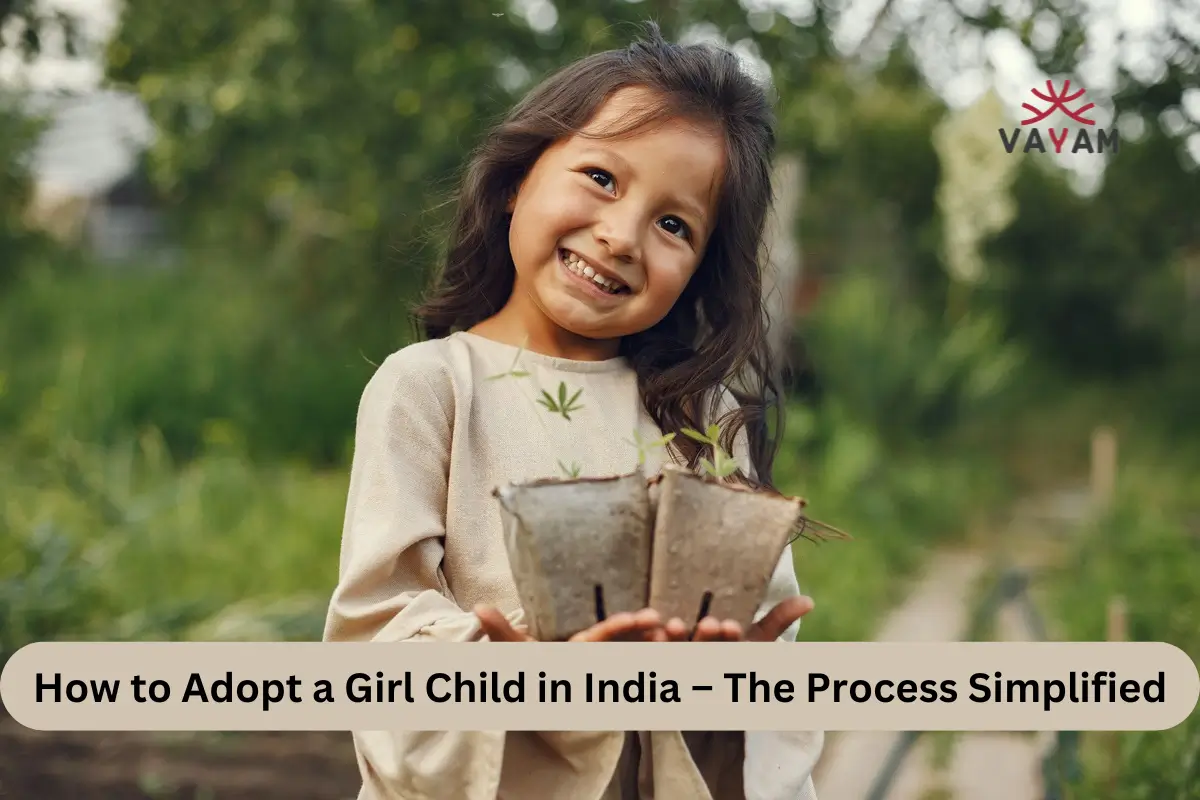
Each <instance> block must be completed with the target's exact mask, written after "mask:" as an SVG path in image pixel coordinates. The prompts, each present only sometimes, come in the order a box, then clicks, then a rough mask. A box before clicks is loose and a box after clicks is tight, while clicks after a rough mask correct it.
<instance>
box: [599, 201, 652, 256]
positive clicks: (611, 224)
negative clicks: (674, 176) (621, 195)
mask: <svg viewBox="0 0 1200 800" xmlns="http://www.w3.org/2000/svg"><path fill="white" fill-rule="evenodd" d="M639 216H640V215H639V214H638V213H637V212H636V210H635V209H633V208H631V207H630V208H620V207H619V205H618V204H616V203H614V204H612V205H610V206H609V207H608V208H607V209H605V213H603V214H601V215H600V218H599V219H598V220H597V221H596V226H595V228H594V231H595V236H596V241H598V242H599V243H600V244H601V245H603V246H604V247H605V249H607V250H608V252H609V255H611V256H612V257H613V258H615V259H618V260H620V261H627V262H637V261H639V260H640V259H641V257H642V252H641V250H642V244H641V222H640V220H639Z"/></svg>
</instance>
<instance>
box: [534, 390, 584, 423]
mask: <svg viewBox="0 0 1200 800" xmlns="http://www.w3.org/2000/svg"><path fill="white" fill-rule="evenodd" d="M567 391H568V389H567V385H566V384H565V383H563V382H562V381H559V384H558V399H557V401H556V400H555V398H554V395H552V394H550V393H549V392H547V391H546V390H545V389H543V390H542V396H541V397H539V398H538V402H539V403H541V404H542V405H544V406H545V407H546V408H547V409H548V410H549V411H550V412H551V413H552V414H561V415H562V418H563V419H565V420H566V421H567V422H570V421H571V412H572V411H579V410H580V409H582V408H583V406H577V405H575V401H576V400H578V399H579V395H581V394H583V389H578V390H576V392H575V394H573V395H571V396H570V397H569V398H568V397H567Z"/></svg>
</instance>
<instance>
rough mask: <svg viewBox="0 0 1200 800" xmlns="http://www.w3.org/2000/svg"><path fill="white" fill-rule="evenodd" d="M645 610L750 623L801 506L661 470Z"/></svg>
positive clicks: (690, 619) (668, 615)
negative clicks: (648, 595)
mask: <svg viewBox="0 0 1200 800" xmlns="http://www.w3.org/2000/svg"><path fill="white" fill-rule="evenodd" d="M657 482H658V484H659V485H658V491H657V493H658V497H657V504H656V505H657V509H656V520H655V524H654V543H653V553H652V564H653V567H652V570H651V576H650V598H649V604H650V607H651V608H653V609H654V610H656V611H658V612H659V613H660V614H661V615H662V616H663V619H671V618H673V617H678V618H679V619H682V620H683V621H684V622H686V623H688V624H694V623H695V622H697V621H698V620H699V618H700V617H701V616H713V617H716V618H718V619H726V620H734V621H736V622H738V623H740V624H741V625H742V627H743V629H746V628H749V627H750V625H751V624H752V623H753V621H754V616H755V613H756V612H757V611H758V608H759V606H760V605H761V603H762V601H763V599H764V597H765V595H766V590H767V585H768V584H769V583H770V581H771V576H772V575H773V574H774V572H775V567H776V565H778V563H779V559H780V557H781V556H782V555H783V550H784V548H785V547H787V543H788V541H789V539H790V538H791V534H792V532H793V531H794V529H795V526H796V523H797V521H798V520H799V518H800V514H801V513H802V511H803V508H804V501H803V500H801V499H800V498H796V497H787V496H784V495H780V494H776V493H772V492H757V491H753V490H751V489H748V488H746V487H742V486H737V485H731V484H725V483H719V482H717V481H715V480H713V479H710V478H706V477H703V476H700V475H696V474H693V473H691V472H687V471H684V470H682V469H679V468H676V467H673V466H670V465H668V466H666V467H664V468H663V471H662V474H661V476H659V478H658V479H657Z"/></svg>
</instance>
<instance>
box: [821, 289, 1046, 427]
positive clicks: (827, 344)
mask: <svg viewBox="0 0 1200 800" xmlns="http://www.w3.org/2000/svg"><path fill="white" fill-rule="evenodd" d="M803 333H804V337H805V345H806V349H807V350H808V351H809V358H808V360H810V361H811V364H812V369H813V370H814V372H815V373H816V376H817V380H818V381H819V383H820V385H821V387H822V390H823V392H824V393H825V394H828V395H830V396H831V397H833V398H834V400H835V401H836V403H837V405H838V406H839V407H840V408H841V409H842V411H843V412H844V414H845V415H846V416H848V417H850V418H852V419H854V420H856V421H857V422H858V424H859V425H862V426H865V427H868V428H870V429H872V430H874V431H876V432H878V434H879V435H880V436H881V437H883V439H884V441H885V442H886V443H887V444H888V445H895V446H900V445H904V444H909V443H912V442H914V441H919V442H921V443H922V446H925V445H927V444H928V443H929V442H930V440H932V439H935V438H938V437H941V436H943V435H944V434H946V433H948V432H950V431H953V430H955V429H956V427H957V426H959V425H960V424H961V423H962V422H963V421H965V420H968V419H973V418H978V417H979V416H981V415H983V414H986V413H988V412H990V411H992V410H994V409H996V408H998V407H999V404H1000V402H1001V401H1002V399H1003V398H1004V397H1005V392H1006V391H1007V390H1008V389H1009V388H1010V387H1011V386H1012V385H1013V383H1014V381H1015V379H1016V377H1017V376H1018V374H1019V373H1018V370H1019V369H1020V367H1021V366H1022V364H1023V354H1022V353H1021V351H1019V350H1018V349H1016V348H1015V347H1013V346H1012V345H1010V344H1008V343H1006V342H1005V341H1004V340H1003V339H1002V336H1001V334H1002V331H1001V328H1000V326H999V324H998V323H997V322H996V321H995V320H993V319H991V318H989V317H984V316H967V317H965V318H963V319H962V320H960V321H958V322H955V323H950V324H941V323H937V322H935V321H933V320H930V319H929V318H928V317H927V316H926V314H925V313H923V312H922V311H921V310H920V309H919V308H918V307H917V306H915V305H913V304H909V303H906V302H905V301H903V300H902V299H900V298H898V297H896V296H895V294H894V293H892V292H889V291H888V290H887V287H886V286H885V285H884V284H883V283H882V281H881V280H880V279H878V278H873V277H870V276H868V275H854V276H849V277H846V278H843V279H840V280H839V281H838V282H837V283H836V285H835V286H834V287H833V289H832V290H831V291H830V292H829V293H828V294H827V295H825V296H823V298H822V302H821V307H820V309H819V310H818V311H817V313H816V314H815V315H814V316H813V317H812V318H811V319H810V320H808V321H807V322H806V324H805V326H804V331H803Z"/></svg>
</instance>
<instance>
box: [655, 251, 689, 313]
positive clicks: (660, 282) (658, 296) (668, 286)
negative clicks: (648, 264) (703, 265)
mask: <svg viewBox="0 0 1200 800" xmlns="http://www.w3.org/2000/svg"><path fill="white" fill-rule="evenodd" d="M655 261H656V264H657V266H655V267H654V268H652V269H651V270H650V272H649V274H648V275H647V278H648V281H647V283H648V285H649V287H650V294H651V295H652V296H653V297H654V299H655V301H656V302H663V303H668V304H669V303H674V302H675V301H676V300H677V299H678V298H679V295H681V294H683V290H684V289H686V288H687V285H688V281H689V280H691V277H692V275H693V274H694V273H695V271H696V266H697V264H696V262H694V261H693V259H692V258H690V257H688V256H682V255H680V254H679V253H670V254H665V255H663V256H661V257H659V258H658V259H656V260H655Z"/></svg>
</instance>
